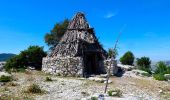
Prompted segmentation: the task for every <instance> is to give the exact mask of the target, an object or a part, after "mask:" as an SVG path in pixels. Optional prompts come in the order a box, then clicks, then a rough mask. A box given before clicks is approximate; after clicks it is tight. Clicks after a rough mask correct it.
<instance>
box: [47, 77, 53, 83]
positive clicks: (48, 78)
mask: <svg viewBox="0 0 170 100" xmlns="http://www.w3.org/2000/svg"><path fill="white" fill-rule="evenodd" d="M45 81H47V82H51V81H53V80H52V79H51V77H46V79H45Z"/></svg>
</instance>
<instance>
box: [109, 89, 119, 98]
mask: <svg viewBox="0 0 170 100" xmlns="http://www.w3.org/2000/svg"><path fill="white" fill-rule="evenodd" d="M107 93H108V95H109V96H117V97H121V96H122V91H121V90H119V89H116V90H110V91H108V92H107Z"/></svg>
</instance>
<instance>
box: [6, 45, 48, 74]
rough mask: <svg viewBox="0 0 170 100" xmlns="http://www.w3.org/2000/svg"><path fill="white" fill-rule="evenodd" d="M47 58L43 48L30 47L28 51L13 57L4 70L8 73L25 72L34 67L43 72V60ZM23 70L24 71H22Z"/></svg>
mask: <svg viewBox="0 0 170 100" xmlns="http://www.w3.org/2000/svg"><path fill="white" fill-rule="evenodd" d="M45 56H46V52H44V51H43V48H42V47H39V46H30V47H29V48H28V49H27V50H24V51H21V53H20V54H19V55H16V56H15V57H12V58H11V59H9V60H8V61H7V63H6V64H5V66H4V68H5V70H6V71H8V72H10V71H11V70H15V69H16V71H18V69H19V71H23V69H25V68H27V67H28V66H33V67H35V69H37V70H41V66H42V58H43V57H45ZM20 69H22V70H20Z"/></svg>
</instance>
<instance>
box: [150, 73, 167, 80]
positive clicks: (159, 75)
mask: <svg viewBox="0 0 170 100" xmlns="http://www.w3.org/2000/svg"><path fill="white" fill-rule="evenodd" d="M153 77H154V78H155V79H156V80H159V81H166V78H165V77H164V74H163V73H159V74H154V75H153Z"/></svg>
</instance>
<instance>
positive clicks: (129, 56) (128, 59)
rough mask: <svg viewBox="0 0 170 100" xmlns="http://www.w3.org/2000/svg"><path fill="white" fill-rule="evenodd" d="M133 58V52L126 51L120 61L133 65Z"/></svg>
mask: <svg viewBox="0 0 170 100" xmlns="http://www.w3.org/2000/svg"><path fill="white" fill-rule="evenodd" d="M134 59H135V57H134V55H133V53H132V52H130V51H128V52H126V53H125V54H124V55H123V56H122V57H121V58H120V62H121V63H122V64H124V65H133V62H134Z"/></svg>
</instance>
